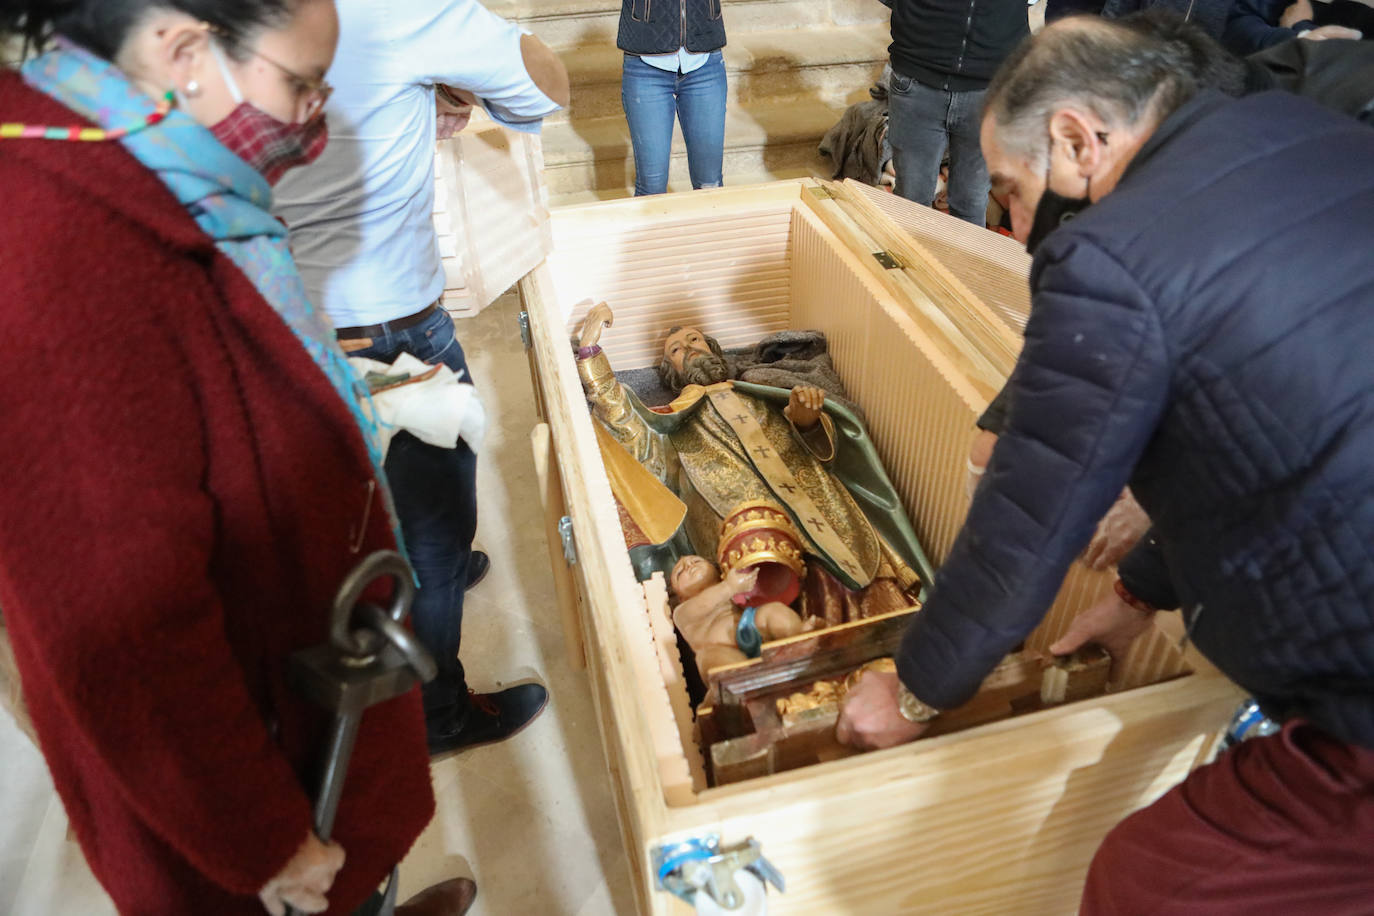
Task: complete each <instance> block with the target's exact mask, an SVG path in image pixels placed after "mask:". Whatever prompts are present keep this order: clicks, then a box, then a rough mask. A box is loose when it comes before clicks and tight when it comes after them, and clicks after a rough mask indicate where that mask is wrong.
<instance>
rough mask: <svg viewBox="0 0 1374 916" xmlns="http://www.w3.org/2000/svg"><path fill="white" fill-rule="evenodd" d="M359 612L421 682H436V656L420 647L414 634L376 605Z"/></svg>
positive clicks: (364, 620) (366, 623) (437, 671)
mask: <svg viewBox="0 0 1374 916" xmlns="http://www.w3.org/2000/svg"><path fill="white" fill-rule="evenodd" d="M359 611H360V612H361V616H362V617H363V621H362V622H363V623H364V624H365V625H367V626H369V627H371V628H372V630H373V632H375V633H376V634H377V635H379V636H380V637H381V638H382V639H383V640H385V641H386V642H389V643H391V645H392V647H394V648H395V649H396V651H397V652H399V653H401V657H402V658H404V659H405V661H406V664H407V665H409V666H410V668H411V670H413V671H414V672H415V675H416V676H417V677H418V678H419V679H420V680H421V681H423V682H424V683H426V684H427V683H429V682H430V681H432V680H434V677H435V675H437V674H438V673H439V666H438V665H437V664H435V662H434V656H432V655H430V654H429V651H428V650H426V649H425V647H424V646H422V645H420V641H419V640H418V639H416V638H415V634H414V633H412V632H410V631H409V630H407V629H406V628H405V627H403V626H401V625H400V624H399V623H397V622H396V621H395V620H394V619H392V617H391V615H390V614H388V613H387V612H386V611H383V610H382V609H381V608H379V607H377V605H375V604H371V603H368V604H364V605H362V607H360V608H359Z"/></svg>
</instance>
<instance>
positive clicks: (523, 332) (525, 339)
mask: <svg viewBox="0 0 1374 916" xmlns="http://www.w3.org/2000/svg"><path fill="white" fill-rule="evenodd" d="M515 321H516V323H517V324H519V325H520V342H521V343H522V344H524V345H525V349H526V350H528V349H529V348H530V313H529V312H521V313H520V314H518V315H516V316H515Z"/></svg>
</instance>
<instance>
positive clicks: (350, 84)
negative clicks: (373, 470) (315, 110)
mask: <svg viewBox="0 0 1374 916" xmlns="http://www.w3.org/2000/svg"><path fill="white" fill-rule="evenodd" d="M337 5H338V10H339V20H340V34H339V46H338V52H337V54H336V55H335V58H334V65H333V67H332V68H331V69H330V71H329V74H328V81H329V82H330V83H331V84H332V85H333V86H334V93H333V95H332V97H331V98H330V99H329V102H328V104H327V105H326V107H325V113H326V115H327V117H328V119H329V133H330V142H329V146H328V147H327V148H326V150H325V152H324V155H323V156H321V157H320V159H319V160H318V161H317V162H316V163H315V164H314V165H312V166H311V167H310V168H309V169H299V170H297V174H293V175H290V176H288V177H287V178H286V179H285V180H283V181H282V182H281V183H280V184H279V185H277V188H276V192H275V195H276V204H275V208H274V209H275V212H276V213H277V215H278V216H280V217H281V218H282V219H283V220H284V221H285V222H286V223H287V225H289V226H290V227H291V247H292V250H293V252H294V254H295V258H296V263H297V264H298V265H299V267H300V271H301V275H302V277H303V278H304V280H305V285H306V289H307V291H308V293H309V295H310V298H311V301H312V302H314V303H315V304H317V305H319V306H322V307H323V308H324V309H325V310H326V311H327V312H328V313H329V315H330V317H331V318H332V319H333V322H334V325H335V327H336V328H337V329H338V334H339V339H340V343H341V344H342V345H343V346H344V349H345V350H347V351H349V354H350V355H353V356H365V357H368V358H370V359H377V360H381V361H383V362H388V363H389V362H392V361H393V360H394V359H395V358H396V357H397V356H399V355H400V354H401V353H403V352H405V353H411V354H413V355H415V356H417V357H419V358H420V359H423V360H425V361H427V362H430V363H444V364H446V365H448V366H449V367H450V368H452V369H453V370H454V371H455V372H458V373H459V374H460V377H466V375H467V364H466V361H465V359H464V356H463V349H462V347H461V346H460V345H459V343H458V341H457V340H456V339H455V338H454V328H453V321H452V319H450V318H449V316H448V314H447V313H446V312H445V311H444V309H443V307H442V305H441V304H440V303H439V299H440V297H441V296H442V294H443V291H444V271H443V266H442V264H441V261H440V255H439V244H438V239H437V237H436V236H435V232H434V225H433V222H432V214H433V210H434V152H435V135H436V118H438V117H439V116H438V115H437V114H436V88H437V89H438V91H439V93H440V94H441V96H447V97H448V98H450V99H452V98H454V97H455V96H456V97H458V98H459V99H462V100H466V101H467V102H472V101H476V103H477V104H480V105H482V106H483V107H484V108H485V109H486V111H487V113H488V114H489V115H490V116H491V117H492V118H493V119H495V120H496V121H497V122H498V123H500V124H502V125H504V126H506V127H509V128H510V129H512V130H519V131H527V132H537V131H538V130H539V127H540V122H541V120H542V119H543V118H544V117H546V116H548V115H550V114H552V113H553V112H555V111H557V110H559V108H560V107H562V106H563V105H566V104H567V96H568V82H567V71H566V70H565V69H564V68H563V66H562V64H561V63H560V62H559V61H558V58H557V57H556V56H554V54H553V52H551V51H550V50H549V49H548V48H547V47H546V46H545V45H543V44H542V43H541V42H539V41H538V40H537V39H535V38H533V37H532V36H530V35H526V34H523V33H522V32H521V31H520V29H519V28H518V27H517V26H516V25H514V24H513V23H510V22H507V21H506V20H504V19H501V18H500V17H498V16H496V15H494V14H492V13H490V12H489V11H487V9H486V8H485V7H483V6H482V5H481V4H480V3H478V2H476V0H392V2H388V3H376V2H372V0H338V4H337ZM457 104H458V107H457V108H450V109H448V110H449V111H452V112H460V111H461V109H462V104H463V103H462V102H461V101H460V102H458V103H457ZM442 120H443V121H447V122H448V123H447V124H441V128H447V129H452V127H454V126H455V125H454V123H453V122H454V121H455V120H457V121H460V122H461V121H462V120H464V119H463V117H462V116H461V115H458V116H457V117H456V118H455V117H447V118H444V119H442ZM476 463H477V459H476V456H475V455H474V454H473V453H472V451H471V450H470V449H469V448H468V446H467V445H466V444H465V443H464V442H462V441H461V440H460V441H459V443H458V446H457V447H456V448H453V449H443V448H436V447H434V446H430V445H426V444H424V443H422V442H421V441H420V440H419V439H416V438H415V437H413V436H411V435H410V434H409V433H405V432H401V433H398V434H397V435H396V437H395V438H394V439H393V440H392V443H391V446H390V450H389V452H388V454H387V459H386V472H387V477H388V480H389V481H390V484H391V488H392V492H393V495H394V497H395V501H396V508H397V512H398V514H399V516H400V520H401V528H402V534H403V535H404V536H405V539H406V546H407V550H408V552H409V555H410V558H411V562H412V564H413V565H414V567H415V571H416V574H417V575H418V577H419V580H420V590H419V593H418V595H417V597H416V602H415V606H414V609H413V612H412V613H413V620H414V626H415V630H416V634H417V636H418V637H419V638H420V640H421V642H422V643H424V645H425V646H426V647H427V648H428V649H429V650H430V651H431V652H433V653H434V655H435V657H436V660H437V661H438V663H439V669H440V674H439V677H438V678H437V679H436V680H435V681H434V682H433V683H432V684H429V685H426V687H425V714H426V719H427V723H428V726H429V739H430V752H431V753H432V754H441V753H446V752H449V751H455V750H462V749H464V748H467V747H472V746H474V745H477V744H485V743H489V742H491V741H498V740H501V739H503V738H507V737H509V736H510V735H512V734H514V733H515V732H516V731H518V730H519V729H520V728H521V727H523V726H524V725H525V724H527V723H528V722H529V721H530V720H531V719H533V718H534V716H536V715H537V714H538V713H539V711H540V710H541V709H542V708H543V706H544V704H545V702H546V701H547V697H548V695H547V693H546V692H545V690H544V688H543V687H542V686H540V685H538V684H522V685H518V686H515V687H510V688H507V689H505V690H502V691H500V692H497V693H491V694H472V693H471V692H470V691H469V690H468V687H467V682H466V679H465V677H464V673H463V666H462V664H461V662H459V661H458V646H459V637H460V634H461V624H462V610H463V592H464V590H465V589H466V588H467V587H470V586H472V585H475V584H476V582H477V580H479V579H480V578H481V577H482V575H483V574H484V573H485V572H486V569H487V566H488V560H487V557H486V555H485V554H483V553H481V552H480V551H475V552H474V551H472V538H473V534H474V533H475V531H476V527H477V493H476ZM340 498H341V499H343V498H346V494H340Z"/></svg>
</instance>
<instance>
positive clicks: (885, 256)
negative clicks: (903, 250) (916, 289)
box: [873, 251, 902, 270]
mask: <svg viewBox="0 0 1374 916" xmlns="http://www.w3.org/2000/svg"><path fill="white" fill-rule="evenodd" d="M873 260H875V261H877V262H878V263H879V264H880V265H882V268H883V270H901V267H902V262H901V261H900V260H898V258H897V256H896V255H895V254H893V253H892V252H890V251H875V252H873Z"/></svg>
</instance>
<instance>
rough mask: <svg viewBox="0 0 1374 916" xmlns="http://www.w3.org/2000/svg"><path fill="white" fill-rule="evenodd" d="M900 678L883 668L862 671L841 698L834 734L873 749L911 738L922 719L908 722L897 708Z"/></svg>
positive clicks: (917, 732) (920, 729) (843, 741)
mask: <svg viewBox="0 0 1374 916" xmlns="http://www.w3.org/2000/svg"><path fill="white" fill-rule="evenodd" d="M900 686H901V681H899V680H898V679H897V675H896V674H891V673H888V672H886V671H865V672H864V674H863V677H861V678H859V683H858V684H856V685H854V687H853V689H851V690H850V691H849V693H848V694H847V695H846V696H845V698H844V705H843V706H841V707H840V718H839V721H837V722H836V723H835V737H836V738H837V739H839V742H840V743H841V744H847V745H849V746H850V747H857V748H864V749H876V748H884V747H895V746H897V745H898V744H905V743H906V742H908V741H914V740H915V739H916V738H919V737H920V736H921V733H922V732H924V731H925V730H926V723H924V722H908V721H907V720H906V719H904V718H902V714H901V712H899V711H898V709H897V688H898V687H900Z"/></svg>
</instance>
